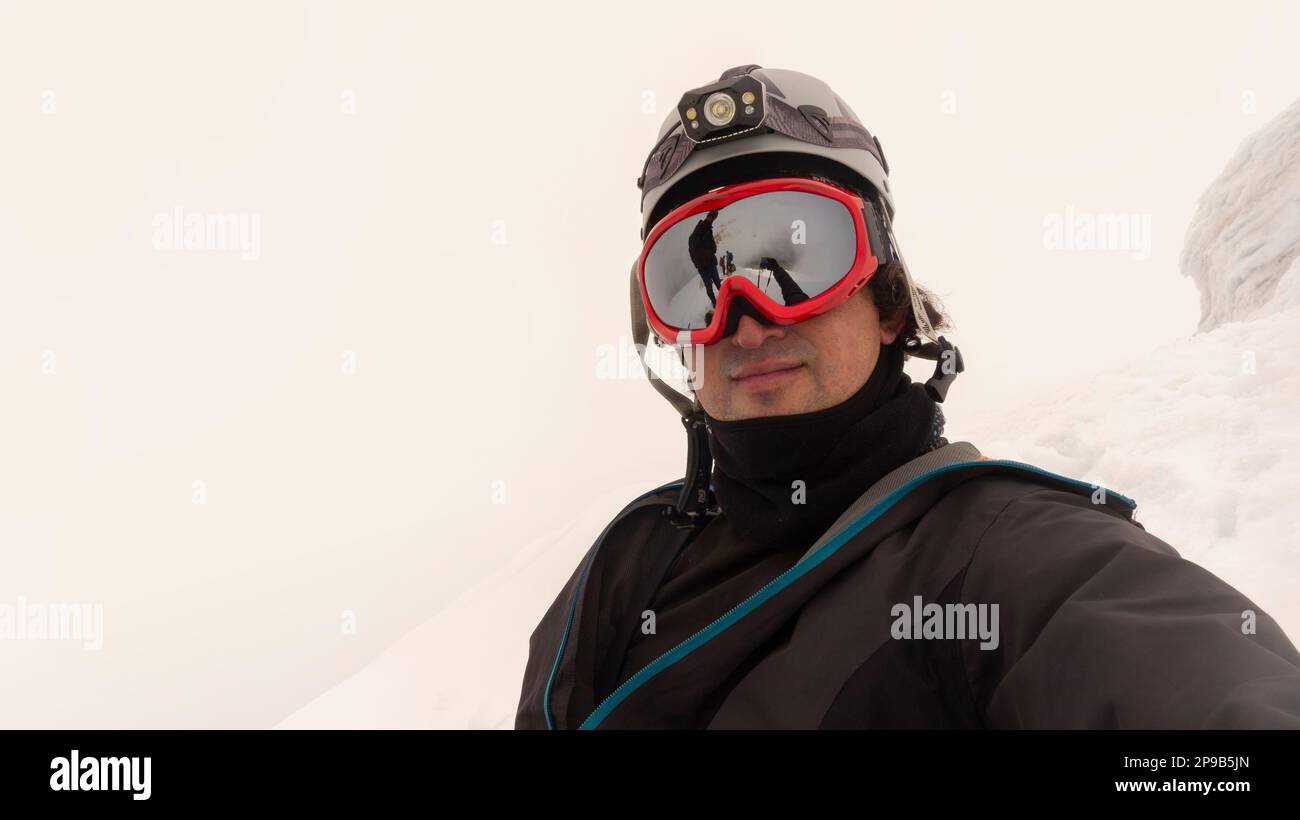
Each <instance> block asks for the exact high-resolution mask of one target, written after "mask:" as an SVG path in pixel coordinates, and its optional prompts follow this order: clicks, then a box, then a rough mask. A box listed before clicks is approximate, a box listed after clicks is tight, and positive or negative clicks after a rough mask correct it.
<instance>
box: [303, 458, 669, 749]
mask: <svg viewBox="0 0 1300 820" xmlns="http://www.w3.org/2000/svg"><path fill="white" fill-rule="evenodd" d="M661 483H663V482H661ZM656 486H658V485H657V484H653V483H649V484H645V485H635V486H626V487H621V488H618V489H615V490H611V491H610V492H609V493H608V494H606V495H604V496H602V497H600V498H599V499H597V500H596V501H595V502H593V503H592V504H591V506H589V507H588V508H587V509H586V510H584V511H583V512H582V514H581V515H579V516H577V517H576V518H575V519H574V520H573V521H572V522H570V523H569V524H568V525H566V526H565V527H564V528H563V529H561V530H559V531H557V532H551V533H548V534H546V535H544V536H542V537H540V538H537V539H536V540H534V541H532V542H531V543H529V544H527V545H526V546H524V547H523V548H522V549H521V550H520V551H519V553H518V555H516V556H515V557H514V558H513V559H512V560H511V561H510V563H509V564H507V565H506V566H505V567H503V568H501V569H500V570H497V571H496V572H495V573H493V574H492V575H491V576H490V577H489V578H487V579H486V580H484V581H482V582H481V583H479V584H478V585H476V586H475V587H474V588H473V589H471V590H469V591H468V592H466V593H465V594H464V595H462V596H461V597H459V598H457V599H456V600H455V601H453V602H452V603H451V604H450V605H448V606H447V608H446V609H444V610H443V611H442V612H440V613H438V614H437V615H435V616H434V617H433V618H431V619H429V620H428V621H426V622H425V623H423V624H421V625H420V626H418V627H416V628H415V629H414V630H412V631H411V632H410V633H408V634H407V635H406V636H404V637H403V638H402V639H401V640H400V641H398V642H397V643H396V644H394V645H393V646H391V647H389V648H388V649H387V650H385V651H384V652H383V654H381V655H380V656H379V658H377V659H376V660H375V661H373V662H372V663H371V664H370V665H368V666H366V667H365V668H364V669H362V670H361V671H360V672H358V673H357V674H356V675H354V676H353V677H351V678H349V679H347V680H345V681H343V683H341V684H339V685H338V686H336V687H335V688H333V689H331V690H330V691H328V692H326V693H325V694H324V695H323V696H321V697H320V698H319V699H317V700H315V701H313V702H312V703H310V704H308V705H307V706H306V707H305V708H303V709H300V710H299V711H298V712H296V713H295V714H293V715H291V716H290V717H289V718H288V719H287V720H285V721H284V722H283V723H282V724H281V725H280V728H289V729H298V728H325V727H329V728H344V729H353V728H382V729H397V728H405V729H456V728H459V729H510V728H513V727H514V719H515V706H516V705H517V704H518V702H519V695H520V688H521V686H522V683H523V676H524V665H525V664H526V663H527V661H528V638H529V636H530V635H531V634H532V632H533V628H534V627H535V626H537V622H538V621H540V620H541V619H542V616H543V615H544V614H546V610H547V608H548V607H549V606H550V605H551V602H552V601H554V600H555V596H556V594H557V593H558V592H559V591H560V589H561V588H562V587H563V586H564V584H565V583H566V582H567V581H568V580H569V576H570V575H572V573H573V571H574V569H576V568H577V566H578V564H579V562H581V560H582V557H583V555H585V554H586V552H587V550H588V549H589V548H590V547H591V545H592V542H593V541H594V540H595V538H596V536H597V535H599V534H600V532H601V530H603V529H604V528H605V525H606V524H607V523H609V520H610V519H611V518H613V517H614V515H615V514H617V513H618V511H619V510H621V509H622V508H623V507H624V506H625V505H626V504H627V503H628V502H629V501H631V500H632V499H634V498H636V497H637V496H639V495H641V494H642V493H644V492H646V491H648V490H652V489H654V488H655V487H656Z"/></svg>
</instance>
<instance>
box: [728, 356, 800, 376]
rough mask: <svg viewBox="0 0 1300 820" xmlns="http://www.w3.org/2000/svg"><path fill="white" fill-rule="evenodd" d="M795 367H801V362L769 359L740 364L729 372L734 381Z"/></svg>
mask: <svg viewBox="0 0 1300 820" xmlns="http://www.w3.org/2000/svg"><path fill="white" fill-rule="evenodd" d="M796 367H803V362H796V361H789V360H782V359H771V360H769V361H764V362H753V363H752V364H746V365H741V366H740V367H738V368H736V369H735V370H733V371H732V372H731V378H733V379H735V380H736V381H740V380H742V379H748V378H750V377H751V376H762V375H765V374H767V373H776V372H777V371H779V370H793V369H795V368H796Z"/></svg>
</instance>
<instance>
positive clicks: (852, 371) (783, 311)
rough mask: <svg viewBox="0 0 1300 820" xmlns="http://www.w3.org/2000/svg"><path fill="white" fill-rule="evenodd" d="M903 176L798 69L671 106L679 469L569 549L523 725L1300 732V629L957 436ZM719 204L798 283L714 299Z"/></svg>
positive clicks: (948, 361) (1093, 494) (655, 187)
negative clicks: (922, 368) (693, 260)
mask: <svg viewBox="0 0 1300 820" xmlns="http://www.w3.org/2000/svg"><path fill="white" fill-rule="evenodd" d="M887 174H888V165H887V163H886V162H885V158H884V154H883V150H882V149H881V147H880V143H879V141H878V140H876V139H875V138H873V137H871V135H870V134H869V133H868V132H867V131H866V129H865V128H864V127H863V126H862V125H861V123H860V122H858V120H857V117H856V116H855V115H854V114H853V112H852V111H851V110H850V109H849V108H848V106H847V105H846V104H845V103H844V102H843V100H841V99H840V98H839V97H838V96H836V95H835V94H834V93H833V92H832V91H831V90H830V89H829V88H828V87H827V86H826V85H825V84H824V83H821V82H820V81H818V80H816V79H815V78H812V77H809V76H807V75H804V74H800V73H797V72H793V71H779V70H765V69H761V68H760V67H758V66H742V67H739V68H736V69H731V70H729V71H727V72H725V73H724V74H723V75H722V77H721V78H720V79H719V80H718V81H717V82H715V83H712V84H710V85H707V86H703V87H701V88H699V89H693V90H692V91H689V92H687V93H686V94H685V95H684V96H683V98H682V102H681V104H680V105H679V106H678V110H677V112H675V113H674V114H673V115H672V116H670V117H669V119H668V121H667V122H666V123H665V124H664V127H663V129H662V131H661V133H660V140H659V142H658V143H657V145H656V147H655V149H654V150H653V151H652V152H651V154H650V158H649V159H648V160H647V162H646V166H645V170H644V173H643V175H642V177H641V178H640V179H639V180H638V183H639V185H640V186H641V189H642V194H643V199H642V217H643V233H642V239H643V240H644V247H643V250H642V254H641V257H640V258H639V259H638V261H637V263H636V265H635V266H634V268H633V279H632V285H633V290H632V307H633V328H634V332H635V333H636V335H637V337H638V341H640V339H641V338H642V337H643V336H644V335H645V334H646V333H647V332H653V335H654V338H655V339H656V340H657V342H658V343H661V344H665V345H675V346H677V347H678V349H679V350H680V351H681V352H682V354H683V361H684V362H685V361H686V353H687V352H688V351H692V350H693V351H694V352H695V354H696V355H694V356H693V357H692V358H691V359H690V361H691V364H692V369H693V371H694V376H695V378H694V380H693V383H692V384H693V396H686V395H683V394H681V393H677V392H675V391H672V390H671V389H670V388H669V387H668V386H667V385H666V384H665V383H663V382H662V381H660V380H658V379H657V378H656V377H654V376H653V375H652V377H651V382H652V384H653V385H654V386H655V388H656V389H657V390H659V391H660V393H661V394H662V395H664V397H665V398H667V399H668V400H669V401H670V402H671V403H672V404H673V405H674V407H675V408H676V409H677V410H678V411H679V413H681V415H682V417H683V422H684V423H685V425H686V428H687V432H688V443H689V445H690V450H689V453H688V466H687V474H686V478H685V480H684V481H682V482H675V483H674V484H671V485H667V486H664V487H660V488H658V489H656V490H652V491H651V492H649V493H647V494H645V495H643V496H641V497H640V498H638V499H635V500H633V501H632V502H631V503H630V504H629V505H628V506H627V507H626V508H625V509H624V510H623V511H622V512H620V513H619V515H618V516H616V517H615V519H614V520H613V521H611V522H610V523H609V525H608V526H607V527H606V528H605V530H604V532H602V533H601V534H600V536H599V537H598V538H597V539H596V543H595V544H594V545H593V546H592V548H591V550H590V551H589V552H588V553H587V555H586V556H585V558H584V559H583V561H582V562H581V563H580V565H579V566H578V567H577V568H576V569H575V570H574V572H573V575H572V576H571V577H570V579H569V581H568V583H567V584H566V585H565V587H564V589H563V590H561V591H560V593H559V595H558V596H557V598H556V600H555V603H554V604H553V605H552V606H551V608H550V610H549V611H548V612H547V613H546V615H545V617H544V618H543V619H542V621H541V623H540V624H538V626H537V628H536V630H535V631H534V632H533V634H532V637H531V641H530V656H529V660H528V665H527V669H526V672H525V676H524V681H523V688H522V693H521V698H520V702H519V707H518V712H517V716H516V726H517V727H519V728H548V727H549V728H631V727H661V728H766V727H777V728H849V727H853V728H938V727H985V728H1137V727H1180V728H1183V727H1185V728H1192V727H1291V728H1297V727H1300V653H1297V651H1296V648H1295V647H1294V646H1293V645H1292V643H1291V642H1290V641H1289V640H1288V639H1287V637H1286V636H1285V635H1284V634H1283V633H1282V631H1281V629H1280V628H1279V627H1278V625H1277V623H1276V622H1274V621H1273V620H1272V619H1271V618H1270V617H1269V616H1268V615H1267V614H1265V613H1264V612H1262V611H1261V610H1260V609H1259V608H1258V607H1257V606H1255V605H1254V604H1253V603H1252V602H1251V601H1250V600H1248V599H1247V598H1246V597H1244V596H1243V595H1242V594H1241V593H1239V592H1237V591H1236V590H1234V589H1233V588H1231V587H1230V586H1228V585H1227V584H1225V583H1224V582H1223V581H1221V580H1220V579H1218V578H1216V577H1215V576H1214V575H1212V574H1210V573H1209V572H1207V571H1205V570H1204V569H1202V568H1200V567H1198V566H1196V565H1195V564H1192V563H1190V562H1188V561H1185V560H1183V559H1182V558H1180V557H1179V556H1178V554H1177V553H1176V552H1175V550H1174V549H1173V548H1172V547H1171V546H1169V545H1168V544H1166V543H1165V542H1163V541H1161V540H1160V539H1158V538H1156V537H1155V536H1153V535H1151V534H1149V533H1147V532H1146V531H1145V529H1144V528H1143V527H1142V526H1141V525H1140V524H1138V523H1137V522H1136V521H1135V520H1134V519H1133V516H1132V514H1133V509H1134V502H1133V501H1132V500H1130V499H1128V498H1126V497H1124V496H1123V495H1120V494H1118V493H1115V492H1112V491H1109V490H1107V489H1106V488H1103V487H1096V486H1091V485H1088V484H1084V483H1083V482H1079V481H1076V480H1074V479H1071V478H1068V477H1065V476H1059V475H1055V474H1053V473H1049V472H1047V471H1044V470H1041V469H1038V468H1036V467H1033V466H1031V465H1026V464H1021V463H1018V462H1010V461H1000V460H996V459H991V458H989V457H987V456H983V455H982V454H981V453H980V452H979V451H978V450H977V449H976V448H975V447H974V445H972V444H970V443H967V442H957V443H949V442H948V441H947V440H946V439H945V438H944V437H943V435H942V433H943V424H944V420H943V414H942V413H941V412H940V410H939V402H942V400H943V398H944V397H945V395H946V392H947V390H948V387H949V386H950V384H951V382H952V380H953V379H954V378H955V377H956V374H957V373H958V372H960V371H961V370H962V362H961V358H960V355H959V354H958V353H957V351H956V350H955V348H952V346H951V345H950V344H949V343H948V342H947V340H946V339H945V338H944V337H942V336H937V335H936V331H937V330H941V329H946V327H947V321H946V317H945V316H944V314H943V312H942V310H941V309H940V308H939V306H938V305H937V304H936V302H935V301H934V299H933V298H932V297H931V296H930V294H929V293H928V292H927V291H925V290H924V289H922V288H920V287H918V286H917V285H916V284H915V283H914V282H913V281H912V279H911V276H910V274H909V273H908V271H907V267H906V264H905V263H904V262H903V259H902V256H901V255H900V254H899V252H898V245H897V241H896V239H895V237H894V234H893V229H892V224H891V222H892V218H893V213H894V206H893V197H892V193H891V191H890V187H889V182H888V178H887ZM713 211H718V212H725V214H726V216H727V218H728V225H729V234H730V235H731V236H732V237H733V240H732V244H733V245H734V247H731V248H729V250H730V251H732V252H733V253H734V254H735V259H736V261H737V267H738V270H741V271H743V270H751V271H754V270H763V269H767V270H775V268H774V267H773V266H772V264H764V263H765V262H769V263H773V264H775V266H776V268H779V269H780V270H781V272H782V273H783V275H784V276H785V277H787V278H789V279H790V280H791V284H793V285H795V286H797V288H798V291H799V293H800V294H802V297H803V298H801V299H799V300H794V301H793V302H792V300H789V299H788V298H786V297H785V296H782V295H773V294H768V293H766V292H765V291H764V290H762V289H760V288H759V287H757V286H756V285H755V283H754V282H753V281H751V280H750V279H749V278H748V277H747V276H743V275H740V274H737V275H735V276H730V277H728V278H727V279H726V280H725V282H723V284H722V286H721V287H720V288H719V290H718V293H717V298H716V305H715V304H714V301H715V300H714V299H712V298H709V299H707V300H706V299H704V298H703V296H702V295H701V294H699V292H698V286H697V285H694V272H693V271H692V270H691V269H690V266H689V265H688V264H687V262H688V260H687V259H686V258H685V256H684V254H683V252H682V246H683V244H686V243H687V240H688V238H689V235H690V231H691V230H692V225H693V223H695V222H696V220H697V218H698V216H699V214H702V213H706V212H713ZM710 296H712V295H710ZM701 351H702V355H699V353H700V352H701ZM908 356H920V357H924V358H930V359H934V360H935V361H936V362H937V366H936V371H935V375H934V377H933V378H931V379H929V380H928V381H927V382H925V383H924V384H917V383H913V382H912V381H911V379H910V378H909V377H908V376H907V375H906V374H905V373H904V372H903V362H904V361H905V359H906V358H907V357H908ZM714 459H716V464H714Z"/></svg>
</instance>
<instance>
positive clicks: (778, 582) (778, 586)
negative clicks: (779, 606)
mask: <svg viewBox="0 0 1300 820" xmlns="http://www.w3.org/2000/svg"><path fill="white" fill-rule="evenodd" d="M979 466H985V467H987V466H1004V467H1014V468H1017V469H1021V470H1027V471H1029V472H1033V473H1037V474H1039V475H1043V476H1047V477H1049V478H1053V479H1056V480H1058V481H1063V482H1065V483H1067V484H1072V485H1074V486H1076V487H1082V488H1088V489H1090V490H1091V489H1095V488H1096V487H1097V485H1094V484H1089V483H1087V482H1085V481H1079V480H1078V479H1074V478H1069V477H1067V476H1063V475H1059V474H1057V473H1053V472H1050V471H1048V470H1044V469H1042V468H1040V467H1035V466H1033V465H1032V464H1025V463H1024V462H1021V461H1010V460H1006V459H987V460H980V461H962V462H958V463H956V464H948V465H945V466H943V467H936V468H935V469H933V470H930V471H929V472H926V473H922V474H921V475H919V476H917V477H916V478H913V479H912V480H911V481H909V482H907V483H906V484H904V485H903V486H901V487H899V488H898V489H897V490H894V491H893V492H892V493H890V494H889V495H887V496H885V498H883V499H881V500H880V501H879V502H878V503H877V504H876V505H875V506H873V507H872V508H871V509H870V510H868V511H866V512H865V513H863V514H862V515H861V516H859V517H858V518H856V519H854V520H853V522H852V523H850V524H849V525H848V526H846V527H845V528H844V529H843V530H842V531H840V533H839V534H838V535H836V536H835V537H834V538H832V539H831V540H830V541H828V542H826V543H825V544H823V545H822V546H821V548H820V549H818V550H817V552H815V553H813V554H812V555H811V556H809V557H807V558H805V559H804V560H802V561H799V562H798V563H796V564H795V565H794V566H793V567H791V568H790V569H788V570H786V571H785V572H783V573H781V574H780V575H778V576H776V577H775V578H773V579H772V580H771V581H768V582H767V583H766V584H764V585H763V586H762V588H760V589H759V590H758V591H757V592H755V593H754V594H752V595H750V596H749V597H748V598H746V599H745V600H743V601H741V602H740V603H738V604H736V605H735V606H734V607H732V608H731V609H729V610H727V611H726V612H725V613H723V614H722V615H720V616H719V617H718V618H716V619H715V620H713V621H712V622H711V623H709V624H708V625H707V626H705V627H704V628H702V629H700V630H699V631H698V632H696V633H695V634H694V635H692V636H691V637H689V638H687V639H686V640H684V641H682V642H681V643H679V644H677V646H675V647H673V648H672V649H669V650H668V651H667V652H665V653H664V654H662V655H660V656H659V657H657V658H655V659H654V660H653V661H651V662H650V663H649V664H647V665H646V666H645V667H643V668H642V669H641V670H640V671H639V672H637V673H636V674H635V675H633V676H632V677H630V678H628V679H627V680H625V681H623V683H622V685H620V686H619V687H618V688H617V689H615V690H614V691H613V692H610V693H609V696H608V697H606V698H605V699H604V700H603V701H601V702H600V705H598V706H597V707H596V708H595V710H594V711H593V712H592V713H591V714H590V715H588V716H587V719H586V720H584V721H583V722H582V724H581V725H580V726H578V728H579V729H595V728H597V727H598V726H599V725H600V723H601V722H602V721H603V720H604V719H605V718H607V717H609V714H610V712H612V711H613V710H614V709H615V708H616V707H617V706H618V705H619V704H620V703H622V702H623V701H624V700H626V699H627V698H628V697H629V696H630V695H631V694H632V692H634V691H635V690H636V689H638V688H640V687H641V686H642V685H643V684H645V683H646V682H647V681H649V680H650V679H651V678H653V677H654V676H655V675H658V674H659V673H660V672H662V671H663V670H664V669H667V668H668V667H669V666H672V665H673V664H675V663H677V662H678V661H680V660H681V659H682V658H684V657H686V656H687V655H689V654H690V653H691V652H694V651H695V650H696V649H698V648H699V647H700V646H703V645H704V644H706V643H708V642H709V641H710V640H712V639H713V638H714V637H715V636H716V635H717V634H718V633H720V632H722V631H724V630H726V629H728V628H730V627H731V626H732V625H733V624H735V623H736V622H737V621H739V620H740V619H741V618H743V617H745V616H746V615H748V614H749V613H750V612H752V611H754V610H755V609H757V608H758V607H759V606H761V605H762V604H763V603H764V602H765V601H767V600H768V599H770V598H771V597H772V596H773V595H776V594H777V593H778V592H780V591H781V590H783V589H785V588H786V587H788V586H790V584H792V583H794V582H795V581H796V580H798V579H799V578H801V577H803V576H804V575H806V574H808V573H809V572H810V571H812V569H814V568H815V567H817V566H819V565H821V564H822V562H824V561H825V560H826V559H827V558H829V557H830V556H832V555H834V554H835V552H836V551H837V550H839V548H840V547H842V546H844V544H846V543H847V542H848V541H849V539H851V538H852V537H853V536H855V535H857V534H858V533H860V532H862V530H864V529H865V528H866V527H867V526H868V525H870V524H871V523H872V522H873V521H875V520H876V519H877V518H879V517H880V516H881V515H884V513H885V512H886V511H887V510H889V508H891V507H893V506H894V505H895V504H897V503H898V502H899V500H901V499H902V498H903V497H904V496H906V495H907V494H908V493H910V492H911V491H912V490H914V489H916V488H917V487H919V486H920V485H922V484H924V483H925V482H926V481H929V480H930V479H931V478H933V477H935V476H937V475H940V474H942V473H946V472H949V471H951V470H957V469H961V468H963V467H979ZM679 483H680V482H679ZM668 486H673V485H668ZM1106 492H1107V493H1108V494H1110V495H1113V496H1115V497H1116V498H1119V499H1120V500H1121V501H1123V502H1124V503H1125V504H1126V505H1127V506H1128V507H1129V509H1130V510H1132V509H1135V508H1136V507H1137V502H1136V501H1134V500H1133V499H1131V498H1129V497H1128V496H1126V495H1123V494H1122V493H1117V492H1113V491H1111V490H1109V489H1107V490H1106ZM651 494H653V493H648V494H647V495H651ZM645 497H646V496H642V497H641V498H645ZM637 500H638V501H639V500H640V499H637ZM633 503H635V502H633ZM583 575H584V578H585V575H586V571H585V570H584V571H583ZM581 589H582V587H581V585H579V587H578V589H577V590H575V592H574V596H573V597H574V601H573V604H574V605H576V603H577V598H578V596H577V592H578V591H580V590H581ZM572 621H573V607H572V606H571V607H570V609H569V623H568V624H566V626H565V630H564V640H563V641H561V643H560V651H559V653H558V654H557V655H556V657H555V664H556V668H558V666H559V662H560V658H561V657H562V656H563V654H564V646H565V643H567V641H568V635H569V628H570V627H571V626H572ZM551 675H552V678H553V677H554V675H555V669H552V670H551ZM550 691H551V685H550V681H548V682H547V685H546V692H547V699H546V724H547V726H548V727H549V726H551V725H552V724H551V714H550V697H549V696H550Z"/></svg>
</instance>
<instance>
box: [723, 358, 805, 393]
mask: <svg viewBox="0 0 1300 820" xmlns="http://www.w3.org/2000/svg"><path fill="white" fill-rule="evenodd" d="M802 367H803V363H802V362H791V361H766V362H755V363H753V364H747V365H744V366H742V367H740V368H737V369H736V370H735V371H733V372H732V374H731V378H732V380H733V381H734V382H735V383H736V384H737V385H739V386H740V387H743V388H746V389H749V390H772V389H774V388H777V387H780V386H781V385H783V384H785V383H786V382H787V381H788V380H789V379H791V378H793V377H794V375H795V374H796V373H798V372H799V370H800V369H801V368H802Z"/></svg>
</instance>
